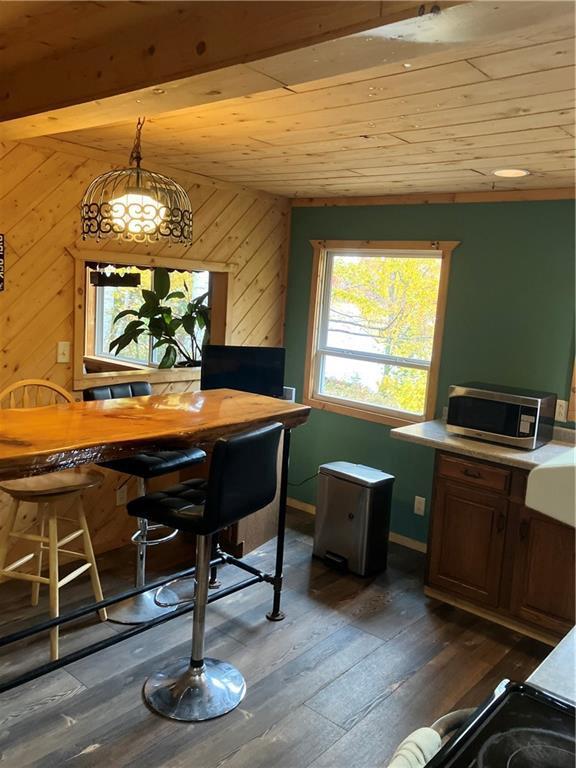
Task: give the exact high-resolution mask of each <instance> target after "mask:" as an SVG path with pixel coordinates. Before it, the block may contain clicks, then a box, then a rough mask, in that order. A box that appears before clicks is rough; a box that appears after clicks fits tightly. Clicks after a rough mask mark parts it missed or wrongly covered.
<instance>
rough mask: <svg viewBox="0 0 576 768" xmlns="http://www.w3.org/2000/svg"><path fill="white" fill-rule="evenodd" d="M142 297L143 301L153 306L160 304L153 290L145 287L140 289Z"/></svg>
mask: <svg viewBox="0 0 576 768" xmlns="http://www.w3.org/2000/svg"><path fill="white" fill-rule="evenodd" d="M142 298H143V299H144V302H145V303H146V304H153V305H155V306H158V304H160V299H159V298H158V296H157V295H156V293H155V292H154V291H148V290H146V288H143V289H142Z"/></svg>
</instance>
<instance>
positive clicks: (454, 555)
mask: <svg viewBox="0 0 576 768" xmlns="http://www.w3.org/2000/svg"><path fill="white" fill-rule="evenodd" d="M507 506H508V502H507V500H506V499H505V498H503V497H502V496H498V495H497V494H494V493H490V492H487V491H483V490H479V489H477V488H468V487H466V486H464V485H460V484H458V483H452V482H450V481H448V480H443V479H438V480H437V483H436V494H435V499H434V511H433V513H432V527H431V534H430V542H429V546H430V557H429V570H428V582H429V584H430V585H431V586H435V587H438V588H440V589H443V590H445V591H448V592H452V593H454V594H456V595H460V596H462V597H465V598H466V599H468V600H470V601H472V602H475V603H478V604H480V605H486V606H492V607H495V606H497V605H498V593H499V589H500V577H501V571H502V557H503V552H504V539H505V530H506V515H507Z"/></svg>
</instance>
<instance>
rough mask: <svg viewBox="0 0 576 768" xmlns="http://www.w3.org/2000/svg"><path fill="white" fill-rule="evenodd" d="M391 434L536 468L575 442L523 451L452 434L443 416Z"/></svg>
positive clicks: (510, 464) (393, 431)
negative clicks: (442, 418)
mask: <svg viewBox="0 0 576 768" xmlns="http://www.w3.org/2000/svg"><path fill="white" fill-rule="evenodd" d="M562 433H566V434H567V437H572V438H574V435H576V433H575V432H574V430H568V429H564V430H562ZM390 435H391V436H392V437H395V438H396V439H398V440H405V441H407V442H409V443H416V444H418V445H426V446H428V447H429V448H438V449H439V450H442V451H448V452H449V453H458V454H461V455H463V456H471V457H472V458H475V459H483V460H484V461H493V462H496V463H497V464H506V465H508V466H510V467H519V468H520V469H527V470H530V469H534V468H535V467H538V466H540V465H541V464H543V463H544V462H545V461H548V460H549V459H553V458H556V456H558V455H559V454H561V453H562V452H563V451H566V450H567V449H568V448H570V447H572V445H573V442H572V443H571V442H562V441H560V440H552V441H551V442H549V443H547V444H546V445H543V446H542V447H541V448H536V449H535V450H533V451H524V450H520V449H519V448H510V447H508V446H506V445H496V444H494V443H484V442H482V441H481V440H473V439H471V438H469V437H460V436H458V435H453V434H451V433H450V432H448V431H447V430H446V424H445V423H444V422H443V421H440V420H436V421H423V422H422V423H420V424H411V425H410V426H409V427H397V428H396V429H391V430H390Z"/></svg>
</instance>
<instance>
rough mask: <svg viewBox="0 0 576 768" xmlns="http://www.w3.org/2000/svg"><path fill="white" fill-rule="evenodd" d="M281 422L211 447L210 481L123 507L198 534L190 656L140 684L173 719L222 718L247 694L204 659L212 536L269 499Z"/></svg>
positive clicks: (231, 670)
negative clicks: (212, 450) (221, 716)
mask: <svg viewBox="0 0 576 768" xmlns="http://www.w3.org/2000/svg"><path fill="white" fill-rule="evenodd" d="M282 429H283V427H282V424H270V425H268V426H265V427H261V428H260V429H256V430H254V431H250V432H243V433H241V434H238V435H234V436H232V437H229V438H221V439H220V440H218V441H217V442H216V443H215V445H214V452H213V454H212V463H211V465H210V474H209V478H208V480H207V481H206V480H187V481H186V482H184V483H180V484H179V485H176V486H174V487H172V488H169V489H167V490H166V491H161V492H159V493H151V494H148V495H147V496H144V497H142V498H139V499H134V501H131V502H130V503H129V504H128V512H129V513H130V514H131V515H133V516H134V517H138V518H144V519H147V520H151V521H154V522H155V523H160V524H163V525H168V526H173V527H174V528H177V529H178V530H181V531H188V532H191V533H194V534H196V537H197V539H196V542H197V543H196V590H195V605H194V619H193V627H192V654H191V657H190V658H185V659H179V660H178V661H176V662H174V663H173V664H171V665H170V666H168V667H167V668H166V669H164V670H162V671H161V672H157V673H156V674H154V675H152V677H150V678H148V680H147V681H146V683H145V684H144V698H145V700H146V702H147V704H148V705H149V706H150V707H151V708H152V709H153V710H155V711H156V712H158V713H160V714H161V715H164V716H165V717H169V718H170V719H172V720H184V721H186V722H196V721H200V720H210V719H212V718H214V717H219V716H220V715H225V714H226V713H227V712H230V711H231V710H232V709H234V708H235V707H237V706H238V704H239V703H240V702H241V701H242V699H243V698H244V694H245V693H246V682H245V680H244V678H243V677H242V675H241V673H240V672H239V671H238V670H237V669H236V668H235V667H233V666H232V665H231V664H229V663H228V662H226V661H219V660H217V659H211V658H204V629H205V616H206V601H207V598H208V579H209V575H210V555H211V551H212V536H213V534H215V533H217V532H218V531H221V530H222V529H223V528H227V527H228V526H229V525H232V524H233V523H236V522H238V520H241V519H242V518H244V517H247V516H248V515H250V514H252V513H253V512H257V511H258V510H259V509H262V507H265V506H266V505H267V504H270V502H271V501H272V500H273V499H274V496H275V495H276V484H277V477H276V475H277V472H276V466H277V457H278V446H279V443H280V435H281V434H282Z"/></svg>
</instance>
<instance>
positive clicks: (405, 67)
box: [402, 62, 412, 69]
mask: <svg viewBox="0 0 576 768" xmlns="http://www.w3.org/2000/svg"><path fill="white" fill-rule="evenodd" d="M402 66H403V67H404V69H410V67H411V66H412V64H409V63H408V62H406V64H402Z"/></svg>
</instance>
